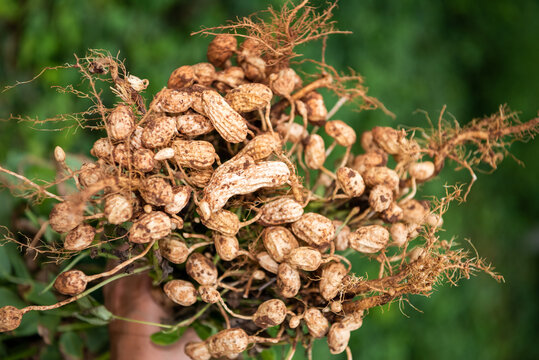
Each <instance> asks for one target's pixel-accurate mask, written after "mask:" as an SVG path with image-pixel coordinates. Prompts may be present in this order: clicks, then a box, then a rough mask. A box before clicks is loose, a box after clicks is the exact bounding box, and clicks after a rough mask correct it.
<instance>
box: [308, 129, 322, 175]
mask: <svg viewBox="0 0 539 360" xmlns="http://www.w3.org/2000/svg"><path fill="white" fill-rule="evenodd" d="M306 142H307V143H306V144H305V165H307V167H308V168H310V169H314V170H316V169H320V168H321V167H322V166H324V162H325V161H326V148H325V145H324V139H322V137H321V136H320V135H318V134H314V135H310V136H309V137H308V138H307V139H306Z"/></svg>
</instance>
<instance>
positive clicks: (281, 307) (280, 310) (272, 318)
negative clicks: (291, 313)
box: [253, 299, 287, 329]
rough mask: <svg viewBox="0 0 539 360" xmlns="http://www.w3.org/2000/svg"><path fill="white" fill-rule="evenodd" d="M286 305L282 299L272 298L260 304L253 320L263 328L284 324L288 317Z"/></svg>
mask: <svg viewBox="0 0 539 360" xmlns="http://www.w3.org/2000/svg"><path fill="white" fill-rule="evenodd" d="M286 311H287V310H286V305H285V303H284V302H283V301H282V300H279V299H271V300H267V301H264V302H263V303H262V304H260V305H259V306H258V309H257V310H256V312H255V313H254V315H253V322H254V323H255V325H256V326H258V327H259V328H262V329H266V328H269V327H273V326H276V325H279V324H282V323H283V321H284V320H285V318H286Z"/></svg>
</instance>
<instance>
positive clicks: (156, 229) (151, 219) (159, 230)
mask: <svg viewBox="0 0 539 360" xmlns="http://www.w3.org/2000/svg"><path fill="white" fill-rule="evenodd" d="M170 226H171V222H170V218H169V217H168V216H167V215H166V214H165V213H163V212H161V211H154V212H151V213H149V214H144V215H142V216H141V217H140V218H138V219H137V220H136V221H135V222H133V226H131V229H129V241H131V242H134V243H138V244H144V243H148V242H150V241H152V240H159V239H161V238H164V237H165V236H167V235H168V234H170Z"/></svg>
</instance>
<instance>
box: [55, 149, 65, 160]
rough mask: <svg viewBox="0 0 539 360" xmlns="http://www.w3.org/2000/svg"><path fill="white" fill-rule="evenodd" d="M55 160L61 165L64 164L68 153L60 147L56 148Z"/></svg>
mask: <svg viewBox="0 0 539 360" xmlns="http://www.w3.org/2000/svg"><path fill="white" fill-rule="evenodd" d="M54 159H55V160H56V162H58V163H59V164H64V163H65V161H66V153H65V151H64V149H62V148H61V147H60V146H56V147H55V148H54Z"/></svg>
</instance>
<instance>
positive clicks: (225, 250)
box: [212, 232, 240, 261]
mask: <svg viewBox="0 0 539 360" xmlns="http://www.w3.org/2000/svg"><path fill="white" fill-rule="evenodd" d="M212 238H213V242H214V244H215V251H217V254H219V256H220V257H221V259H223V260H224V261H232V260H234V259H235V258H236V257H237V256H238V252H239V251H240V244H239V242H238V239H237V238H236V237H235V236H227V235H223V234H221V233H219V232H214V233H213V236H212Z"/></svg>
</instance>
